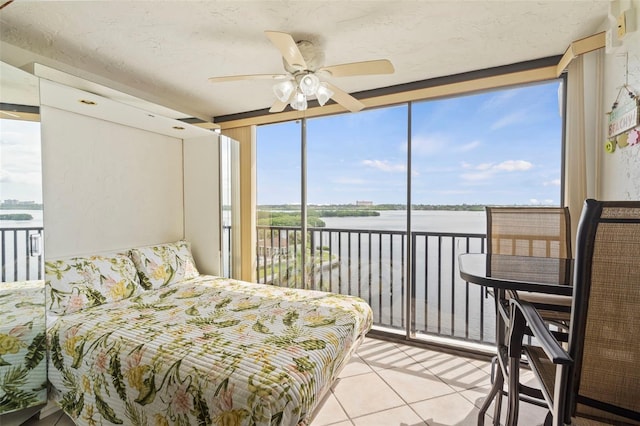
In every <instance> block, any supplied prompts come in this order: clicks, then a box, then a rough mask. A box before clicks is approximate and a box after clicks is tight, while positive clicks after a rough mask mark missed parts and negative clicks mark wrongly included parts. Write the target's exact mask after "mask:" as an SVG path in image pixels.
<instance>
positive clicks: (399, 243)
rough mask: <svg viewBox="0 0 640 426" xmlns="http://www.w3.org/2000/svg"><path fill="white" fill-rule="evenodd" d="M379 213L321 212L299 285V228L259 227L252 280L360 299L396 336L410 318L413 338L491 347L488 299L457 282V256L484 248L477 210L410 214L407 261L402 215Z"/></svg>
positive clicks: (482, 221)
mask: <svg viewBox="0 0 640 426" xmlns="http://www.w3.org/2000/svg"><path fill="white" fill-rule="evenodd" d="M379 213H380V214H379V216H364V217H323V216H322V214H321V213H320V217H321V219H322V221H323V222H324V223H325V226H324V227H322V228H319V227H318V228H313V227H310V228H309V236H308V237H307V240H308V241H307V246H308V259H307V266H306V280H305V281H306V282H304V283H303V282H301V279H302V278H301V274H300V267H301V260H300V251H299V250H300V249H299V245H298V243H297V242H299V240H300V235H299V232H300V228H299V226H298V227H293V226H292V227H266V226H265V227H258V228H259V229H258V246H259V250H258V251H259V256H258V271H257V272H258V277H259V281H261V282H271V283H274V284H277V285H283V286H291V287H305V288H315V289H319V290H325V291H333V292H338V293H344V294H352V295H356V296H359V297H362V298H363V299H365V300H367V302H368V303H369V304H370V305H371V307H372V308H373V310H374V323H375V324H376V325H377V326H380V327H383V328H387V329H392V330H396V331H397V332H401V331H402V330H404V329H405V327H406V323H407V320H409V321H410V322H411V330H413V331H415V332H416V333H418V334H421V333H423V334H428V335H437V336H446V337H452V338H455V339H461V340H471V341H476V342H482V343H490V342H492V341H493V339H494V327H495V326H494V321H495V315H494V307H493V299H492V298H488V297H485V295H484V293H483V292H482V290H481V288H480V287H479V286H476V285H473V284H467V283H465V282H464V281H462V280H461V279H460V278H459V275H458V267H457V257H458V254H460V253H464V252H482V251H484V234H485V226H486V225H485V222H486V219H485V213H484V211H454V210H415V211H413V212H412V214H411V221H412V232H411V234H410V235H411V243H412V246H413V253H412V256H411V258H410V259H409V257H408V255H407V250H406V245H407V232H406V222H407V212H406V210H380V211H379ZM261 232H262V234H261ZM261 235H262V236H261ZM261 245H262V246H263V247H264V249H263V251H262V252H261V251H260V246H261ZM276 246H277V247H276ZM267 248H269V250H267ZM260 253H262V256H261V255H260ZM309 258H310V259H313V261H312V262H311V261H310V259H309ZM409 261H411V273H410V274H407V270H406V267H407V264H408V262H409ZM408 275H409V276H412V277H413V278H412V282H410V279H409V278H408ZM410 284H411V285H410ZM407 294H410V295H411V296H412V299H413V301H414V304H413V308H412V310H413V314H414V315H413V317H412V318H407V315H406V311H407V309H406V308H407V307H406V302H405V300H406V296H407Z"/></svg>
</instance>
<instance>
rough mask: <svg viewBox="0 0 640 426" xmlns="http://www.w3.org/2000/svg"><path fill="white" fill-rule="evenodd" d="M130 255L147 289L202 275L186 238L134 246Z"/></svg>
mask: <svg viewBox="0 0 640 426" xmlns="http://www.w3.org/2000/svg"><path fill="white" fill-rule="evenodd" d="M129 256H131V259H133V263H135V265H136V268H137V269H138V275H139V277H140V285H141V286H142V287H143V288H145V289H147V290H149V289H152V288H159V287H162V286H165V285H169V284H171V283H175V282H178V281H182V280H187V279H189V278H195V277H197V276H198V275H200V274H199V273H198V270H197V269H196V264H195V262H194V261H193V256H191V246H190V245H189V243H188V242H187V241H184V240H181V241H177V242H175V243H167V244H160V245H157V246H149V247H140V248H134V249H131V250H129Z"/></svg>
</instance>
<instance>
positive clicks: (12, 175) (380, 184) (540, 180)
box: [0, 81, 562, 205]
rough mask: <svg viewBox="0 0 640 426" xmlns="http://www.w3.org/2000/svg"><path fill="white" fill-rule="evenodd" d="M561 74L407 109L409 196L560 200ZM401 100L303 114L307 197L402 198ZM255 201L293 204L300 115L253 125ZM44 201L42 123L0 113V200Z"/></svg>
mask: <svg viewBox="0 0 640 426" xmlns="http://www.w3.org/2000/svg"><path fill="white" fill-rule="evenodd" d="M559 84H560V83H559V81H554V82H551V83H545V84H537V85H530V86H524V87H518V88H510V89H504V90H496V91H491V92H484V93H480V94H475V95H467V96H460V97H453V98H446V99H439V100H432V101H422V102H414V103H413V104H412V107H411V109H412V111H411V123H412V129H411V187H412V189H411V198H412V200H411V201H412V203H413V204H463V203H466V204H505V205H512V204H518V205H540V204H544V205H558V204H560V199H559V197H560V173H561V167H560V158H561V156H560V154H561V124H562V121H561V117H560V114H559V108H558V88H559ZM408 114H409V108H408V106H407V105H399V106H394V107H387V108H379V109H373V110H367V111H362V112H359V113H348V114H339V115H334V116H330V117H322V118H312V119H309V120H307V147H308V160H307V163H308V168H307V187H308V191H307V192H308V196H307V197H308V202H309V204H354V203H355V202H356V201H359V200H360V201H372V202H373V203H374V204H386V203H392V204H405V203H406V202H407V189H406V188H407V173H408V167H407V164H408V161H407V150H408V142H407V141H408V130H407V117H408ZM257 135H258V142H257V147H258V148H257V179H258V188H257V194H258V204H259V205H261V204H299V203H300V182H301V178H300V173H301V171H300V164H301V158H300V155H301V154H300V152H301V151H300V139H301V123H300V121H297V122H288V123H282V124H273V125H266V126H259V127H258V131H257ZM5 199H18V200H22V201H35V202H42V190H41V158H40V123H34V122H26V121H18V120H7V119H0V200H5Z"/></svg>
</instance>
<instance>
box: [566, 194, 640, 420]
mask: <svg viewBox="0 0 640 426" xmlns="http://www.w3.org/2000/svg"><path fill="white" fill-rule="evenodd" d="M569 355H570V356H571V358H572V359H573V360H574V364H573V367H572V369H573V371H569V374H568V380H569V383H568V385H569V389H570V390H571V392H570V396H569V398H568V399H567V404H568V405H567V406H566V410H565V413H567V414H568V415H573V416H578V417H587V418H591V417H595V418H600V419H609V420H611V421H612V422H613V423H615V422H625V424H628V423H629V422H630V420H629V419H633V421H632V422H631V423H632V424H640V201H626V202H624V201H621V202H614V201H610V202H606V201H595V200H587V201H586V202H585V206H584V209H583V211H582V216H581V218H580V223H579V228H578V236H577V239H576V261H575V277H574V300H573V308H572V318H571V329H570V336H569ZM620 415H625V416H626V417H620ZM565 421H566V420H565Z"/></svg>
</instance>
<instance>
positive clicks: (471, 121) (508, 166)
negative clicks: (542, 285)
mask: <svg viewBox="0 0 640 426" xmlns="http://www.w3.org/2000/svg"><path fill="white" fill-rule="evenodd" d="M559 86H560V81H559V80H557V81H552V82H548V83H544V84H537V85H530V86H525V87H514V88H508V89H503V90H496V91H492V92H485V93H480V94H474V95H467V96H460V97H455V98H448V99H440V100H433V101H426V102H419V103H415V104H414V105H413V108H412V125H413V128H412V131H411V144H412V151H411V152H412V157H411V162H412V212H411V226H412V236H413V249H414V264H413V265H414V268H415V276H414V282H415V323H414V324H413V326H412V332H415V333H417V335H418V337H419V336H420V335H422V336H424V335H427V334H428V335H437V336H444V337H452V338H456V339H465V340H471V341H475V342H479V343H492V342H493V341H494V339H495V336H494V334H495V308H494V302H493V299H492V298H490V297H485V294H484V293H483V291H482V289H481V287H480V286H477V285H474V284H466V283H465V282H463V281H462V280H461V279H460V278H459V274H458V266H457V257H458V254H459V253H464V252H482V251H484V247H485V227H486V218H485V213H484V206H486V205H555V206H557V205H559V204H560V202H561V200H560V194H561V186H560V176H561V154H562V119H561V117H560V114H559V111H560V108H559V106H558V90H559Z"/></svg>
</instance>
